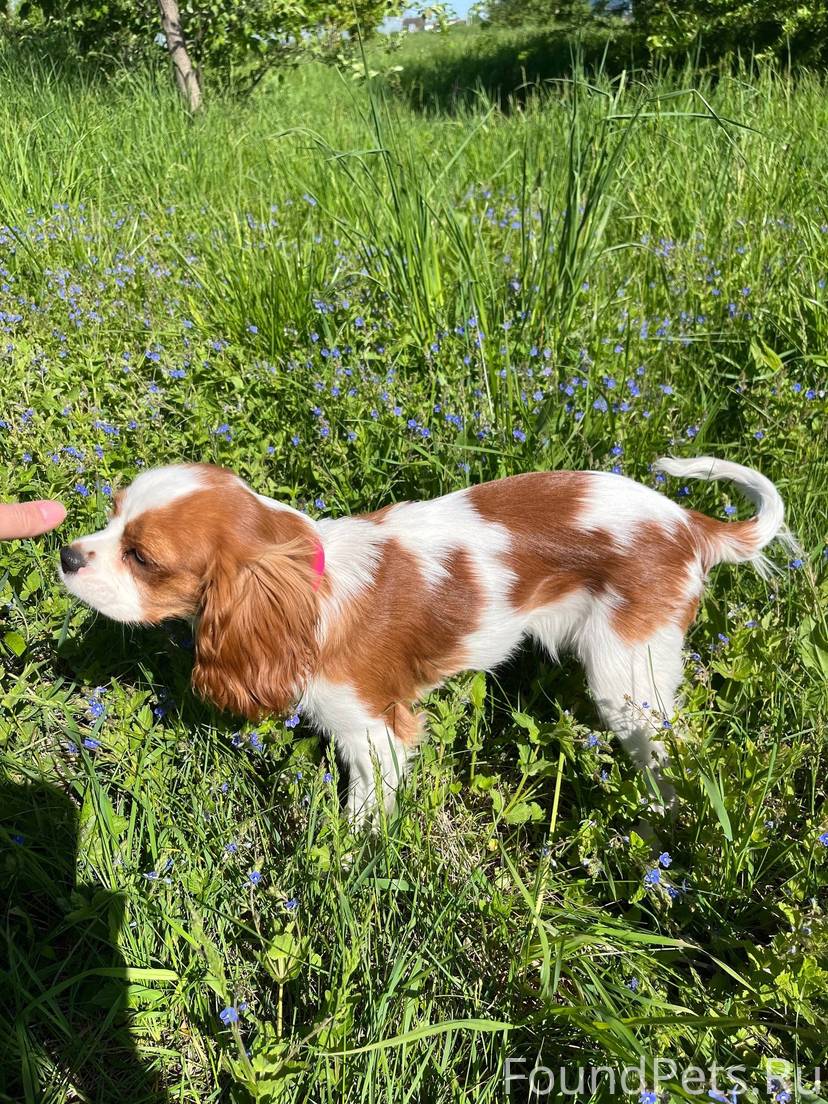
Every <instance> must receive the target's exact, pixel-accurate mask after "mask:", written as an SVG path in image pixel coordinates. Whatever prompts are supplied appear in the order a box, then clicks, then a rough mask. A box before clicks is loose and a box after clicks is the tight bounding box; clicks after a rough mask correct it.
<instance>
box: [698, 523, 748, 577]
mask: <svg viewBox="0 0 828 1104" xmlns="http://www.w3.org/2000/svg"><path fill="white" fill-rule="evenodd" d="M688 514H689V515H690V518H691V520H692V522H693V532H694V534H695V537H696V543H697V546H698V548H699V553H700V555H701V558H702V563H703V564H704V569H705V571H709V570H710V568H711V567H714V566H715V565H716V564H717V563H721V561H722V560H723V559H724V558H725V557H724V556H723V554H722V551H723V549H724V548H729V549H730V550H731V551H732V552H733V553H735V554H736V555H737V556H744V557H745V558H746V559H747V558H749V557H750V556H753V555H755V553H756V552H758V550H759V549H758V546H757V541H756V518H755V517H752V518H748V519H747V520H746V521H719V520H718V518H712V517H708V516H707V514H700V513H699V512H698V511H697V510H689V511H688Z"/></svg>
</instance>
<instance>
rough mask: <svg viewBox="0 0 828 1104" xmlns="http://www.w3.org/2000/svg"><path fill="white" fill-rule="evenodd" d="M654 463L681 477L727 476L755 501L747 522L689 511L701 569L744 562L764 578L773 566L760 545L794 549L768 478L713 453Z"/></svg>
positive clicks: (779, 500)
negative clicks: (779, 543) (701, 565)
mask: <svg viewBox="0 0 828 1104" xmlns="http://www.w3.org/2000/svg"><path fill="white" fill-rule="evenodd" d="M655 466H656V468H657V469H658V470H659V471H663V472H666V473H667V474H668V475H675V476H678V477H679V478H681V479H728V480H730V481H731V482H732V483H734V484H735V485H736V487H737V488H738V489H739V491H741V493H742V494H743V495H744V496H745V498H747V499H749V500H750V501H751V502H753V503H754V505H755V506H756V514H755V515H754V516H753V517H752V518H750V519H749V520H747V521H734V522H726V521H718V520H717V519H716V518H711V517H707V516H706V515H705V514H699V513H696V512H695V511H691V513H690V518H691V525H692V527H693V531H694V534H695V536H696V539H697V541H698V544H699V549H700V552H701V556H702V561H703V563H704V566H705V569H708V568H710V567H713V565H714V564H717V563H746V562H748V561H749V562H750V563H752V564H753V565H754V567H755V568H756V570H757V571H758V572H759V573H760V574H761V575H764V576H765V577H766V578H767V577H768V576H770V575H771V574H772V573H773V571H774V570H775V565H774V564H773V563H772V561H771V560H769V559H768V558H767V556H765V555H763V553H762V549H763V548H764V547H765V546H766V545H767V544H770V542H771V541H773V540H778V541H781V542H783V543H784V544H785V545H787V546H788V547H789V548H791V549H796V547H797V544H796V540H795V539H794V537H793V536H792V535H791V533H790V531H789V529H788V527H787V526H786V525H785V504H784V502H783V501H782V496H781V495H780V494H779V491H777V489H776V487H774V485H773V483H771V481H770V480H769V479H766V478H765V477H764V475H760V473H759V472H758V471H754V469H753V468H745V467H743V466H742V465H741V464H732V463H730V461H728V460H716V459H715V458H714V457H712V456H697V457H696V458H695V459H693V460H679V459H677V458H675V457H673V456H665V457H663V458H662V459H661V460H658V461H657V462H656V465H655Z"/></svg>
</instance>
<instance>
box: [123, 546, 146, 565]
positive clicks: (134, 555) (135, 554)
mask: <svg viewBox="0 0 828 1104" xmlns="http://www.w3.org/2000/svg"><path fill="white" fill-rule="evenodd" d="M124 557H129V558H130V559H133V560H135V562H136V563H139V564H141V566H142V567H146V564H147V561H146V560H145V559H144V557H143V556H142V555H141V553H140V552H139V551H138V549H137V548H127V550H126V552H124Z"/></svg>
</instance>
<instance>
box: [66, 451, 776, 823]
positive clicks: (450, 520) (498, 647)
mask: <svg viewBox="0 0 828 1104" xmlns="http://www.w3.org/2000/svg"><path fill="white" fill-rule="evenodd" d="M658 467H659V468H660V470H662V471H665V472H668V473H669V474H671V475H677V476H682V477H685V478H697V479H728V480H732V481H733V483H735V484H736V486H737V487H738V488H739V489H740V490H741V491H742V492H743V493H744V494H745V495H746V496H747V497H748V498H749V499H751V500H752V501H753V502H754V503H755V504H756V506H757V513H756V515H755V516H754V517H752V518H751V519H750V520H748V521H740V522H732V523H727V522H721V521H717V520H715V519H713V518H710V517H706V516H705V515H703V514H699V513H696V512H694V511H692V510H684V509H682V508H681V507H679V506H677V505H676V504H675V503H674V502H672V501H670V499H668V498H665V497H664V496H663V495H661V494H659V493H658V492H657V491H654V490H652V489H650V488H648V487H645V486H643V485H642V484H640V483H636V482H633V481H632V480H631V479H627V478H625V477H623V476H619V475H611V474H608V473H606V472H567V471H565V472H533V473H530V474H527V475H516V476H513V477H511V478H509V479H501V480H497V481H495V482H492V483H484V484H482V485H480V486H476V487H470V488H468V489H466V490H461V491H456V492H454V493H453V494H449V495H445V496H444V497H442V498H437V499H434V500H432V501H428V502H401V503H398V504H396V505H393V506H388V507H386V508H385V509H383V510H379V511H377V512H376V513H371V514H363V515H361V516H358V517H343V518H338V519H327V518H326V519H323V520H320V521H314V520H313V519H311V518H309V517H306V516H305V515H304V514H302V513H300V512H299V511H298V510H295V509H293V508H292V507H290V506H285V505H283V504H282V503H279V502H276V501H274V500H273V499H270V498H266V497H264V496H263V495H258V494H256V493H255V492H254V491H252V490H251V489H250V487H248V486H247V484H245V483H244V482H243V481H242V480H241V479H239V478H238V477H237V476H235V475H234V474H232V473H231V472H229V471H226V470H224V469H221V468H215V467H211V466H209V465H199V464H192V465H190V464H187V465H177V466H172V467H164V468H158V469H156V470H153V471H147V472H145V473H143V474H142V475H140V476H139V477H138V478H137V479H136V480H135V481H134V483H132V485H131V486H130V487H129V488H127V489H126V490H124V491H120V492H119V493H118V494H117V495H116V497H115V508H114V512H113V514H112V517H111V519H110V521H109V524H108V525H107V527H106V528H105V529H103V530H102V531H101V532H99V533H94V534H92V535H91V536H87V537H82V538H81V539H79V540H76V541H74V542H73V543H72V544H70V545H68V546H67V547H65V548H63V549H62V551H61V554H60V560H61V571H60V574H61V578H62V579H63V581H64V583H65V585H66V586H67V588H68V589H69V590H70V591H71V592H72V594H75V595H77V597H79V598H81V599H82V600H83V601H84V602H86V603H87V604H88V605H90V606H92V607H93V608H94V609H96V610H99V611H100V612H101V613H103V614H105V615H106V616H107V617H111V618H114V619H115V620H116V621H126V622H135V623H138V624H143V625H147V624H157V623H158V622H160V621H163V620H166V619H168V618H189V619H192V620H193V621H194V624H195V664H194V667H193V676H192V678H193V686H194V687H195V689H196V690H197V691H198V692H199V693H200V694H201V695H203V696H204V697H205V698H208V699H209V700H210V701H212V702H213V703H215V705H216V706H218V707H219V708H221V709H225V710H229V711H230V712H232V713H236V714H240V715H241V716H244V717H247V718H251V719H256V718H259V717H261V716H262V715H264V714H270V713H273V714H285V713H287V712H289V711H292V710H293V709H294V708H295V707H296V706H297V705H301V707H302V708H303V709H304V715H305V717H307V718H308V719H310V720H311V721H312V722H313V723H314V724H315V725H317V726H318V727H319V728H320V729H322V730H323V731H325V732H327V733H328V734H329V735H330V736H331V737H332V738H333V740H334V745H335V748H336V750H337V752H338V753H339V754H340V756H341V758H342V759H343V760H344V762H345V763H346V764H347V766H348V769H349V776H350V786H349V809H350V812H351V814H352V815H353V816H355V817H356V818H360V817H362V816H364V815H365V814H366V813H368V814H370V812H371V811H372V810H373V809H374V807H375V804H376V795H375V777H376V776H375V768H374V760H376V765H377V768H378V771H379V775H380V777H381V778H382V782H383V791H384V792H383V799H384V801H385V803H386V805H387V806H388V807H389V808H390V807H391V806H392V805H393V799H394V793H395V790H396V788H397V785H398V783H399V781H400V779H401V778H402V777H403V775H404V772H405V767H406V764H407V762H408V761H409V759H410V757H411V755H412V753H413V752H414V750H415V749H416V747H417V744H418V741H419V740H420V737H421V734H422V724H421V719H420V717H419V715H418V713H417V712H416V702H417V700H418V699H419V698H421V697H422V695H423V694H424V693H425V692H426V691H427V690H430V689H432V688H434V687H437V686H439V685H440V684H441V683H442V682H443V681H444V680H445V679H446V678H448V677H449V676H450V675H453V674H456V673H457V672H459V671H463V670H467V669H484V670H489V669H491V668H493V667H495V666H496V665H497V664H499V663H502V662H503V660H505V659H506V658H507V657H508V656H509V655H510V654H511V653H512V652H514V650H515V649H516V648H517V647H518V645H519V644H520V643H521V641H523V640H525V639H526V638H531V639H533V640H535V641H537V642H538V643H539V644H541V645H542V646H543V647H544V648H545V649H546V651H547V652H548V653H549V654H550V655H551V656H552V657H553V658H554V657H556V656H557V655H558V654H559V653H560V652H561V651H563V650H565V649H566V650H569V651H572V652H574V653H575V655H576V656H577V657H578V658H579V659H580V661H581V662H582V663H583V665H584V667H585V669H586V674H587V678H588V681H589V686H590V689H591V692H592V695H593V697H594V699H595V702H596V704H597V706H598V709H599V710H600V713H601V716H602V719H603V720H604V722H605V723H606V725H607V726H608V727H609V728H611V729H612V730H613V731H614V732H615V733H616V734H617V735H618V737H619V738H620V739H621V741H622V743H623V745H624V747H625V748H626V750H627V752H628V753H629V755H630V756H631V757H632V759H633V760H634V762H635V763H637V764H638V765H639V766H642V767H643V766H649V767H651V768H652V769H653V772H654V774H655V776H656V778H657V779H658V777H659V776H660V772H661V768H662V767H663V765H664V763H665V761H666V753H665V749H664V746H663V744H662V742H661V739H660V738H659V737H660V735H661V731H660V730H661V728H662V726H663V718H669V717H670V716H671V715H672V712H673V709H674V706H675V695H676V691H677V689H678V686H679V682H680V681H681V677H682V642H683V639H684V634H685V632H686V631H687V628H688V626H689V625H690V623H691V622H692V620H693V617H694V615H695V612H696V609H697V607H698V603H699V599H700V596H701V593H702V588H703V585H704V581H705V577H706V575H707V572H708V571H709V570H710V568H711V567H713V565H714V564H717V563H721V562H730V563H738V562H742V561H746V560H751V561H753V562H754V564H755V565H756V566H757V567H759V569H760V570H762V569H764V568H766V567H767V561H766V560H765V558H764V557H763V556H762V554H761V550H762V548H763V547H764V546H765V545H766V544H768V542H769V541H771V540H773V539H774V537H782V538H784V537H785V536H786V533H787V530H786V529H785V526H784V520H783V519H784V507H783V504H782V500H781V498H780V496H779V494H778V492H777V490H776V488H775V487H774V486H773V484H772V483H771V482H769V480H767V479H765V478H764V476H762V475H760V474H759V473H758V472H755V471H753V470H751V469H750V468H744V467H741V466H740V465H738V464H732V463H728V462H726V461H722V460H715V459H712V458H710V457H699V458H698V459H694V460H676V459H664V460H661V461H659V464H658ZM662 789H663V792H664V794H665V796H669V787H667V786H666V785H664V786H663V787H662Z"/></svg>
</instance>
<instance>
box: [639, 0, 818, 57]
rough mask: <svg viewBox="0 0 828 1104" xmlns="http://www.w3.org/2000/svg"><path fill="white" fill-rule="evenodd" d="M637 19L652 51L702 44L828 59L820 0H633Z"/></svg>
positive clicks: (710, 51) (709, 48) (714, 49)
mask: <svg viewBox="0 0 828 1104" xmlns="http://www.w3.org/2000/svg"><path fill="white" fill-rule="evenodd" d="M635 20H636V26H637V27H640V29H641V30H642V32H643V34H644V35H645V36H646V41H647V44H648V46H649V47H650V49H651V50H652V51H653V52H654V53H655V54H656V55H658V54H670V53H674V54H683V53H685V51H687V50H693V49H695V48H697V47H701V49H702V50H703V52H704V53H705V54H706V55H708V56H709V57H714V58H718V57H723V56H726V55H728V54H734V53H741V54H742V55H743V56H750V55H751V54H752V53H755V54H756V55H757V56H758V57H759V58H769V57H775V58H778V59H780V60H782V61H788V60H792V61H794V62H800V63H803V64H810V63H814V62H816V63H819V62H825V61H826V60H828V7H826V5H825V4H824V3H823V2H822V0H812V2H810V3H807V2H805V3H803V0H737V2H736V3H734V2H733V0H683V2H682V3H680V4H676V3H671V2H670V0H636V4H635Z"/></svg>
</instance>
